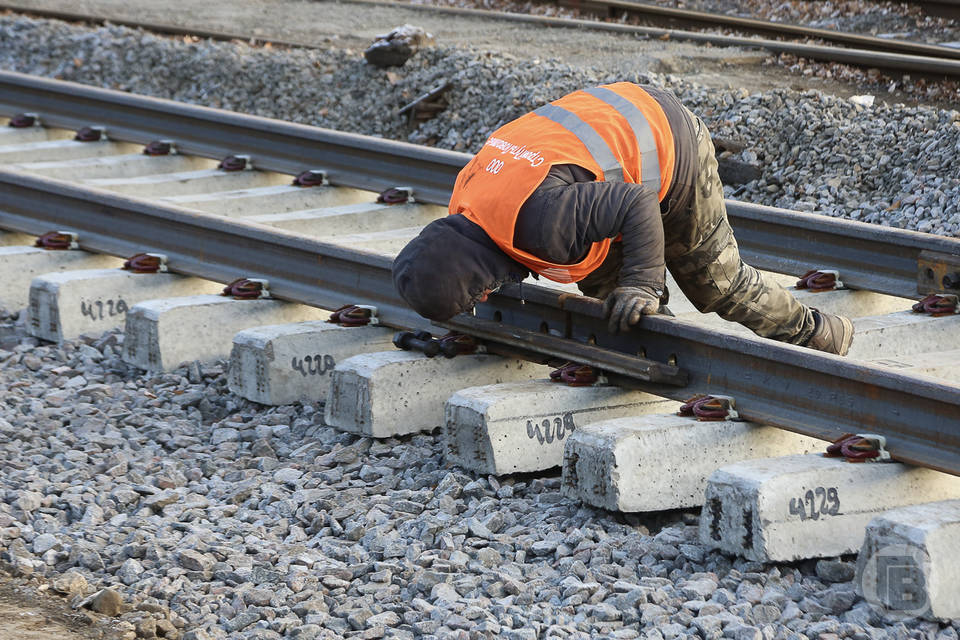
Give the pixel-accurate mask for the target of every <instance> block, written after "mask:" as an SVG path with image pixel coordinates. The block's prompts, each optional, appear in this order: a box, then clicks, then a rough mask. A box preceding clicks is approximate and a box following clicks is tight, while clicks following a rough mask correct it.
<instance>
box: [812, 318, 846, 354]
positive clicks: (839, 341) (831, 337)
mask: <svg viewBox="0 0 960 640" xmlns="http://www.w3.org/2000/svg"><path fill="white" fill-rule="evenodd" d="M812 311H813V320H814V322H815V323H816V324H815V325H814V328H813V334H812V335H811V336H810V339H809V340H807V344H806V345H805V346H807V347H809V348H811V349H816V350H817V351H826V352H827V353H835V354H837V355H838V356H845V355H847V351H849V350H850V345H851V344H853V323H852V322H850V319H849V318H845V317H843V316H835V315H833V314H831V313H823V312H822V311H820V310H818V309H812Z"/></svg>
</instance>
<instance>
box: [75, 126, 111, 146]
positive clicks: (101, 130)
mask: <svg viewBox="0 0 960 640" xmlns="http://www.w3.org/2000/svg"><path fill="white" fill-rule="evenodd" d="M73 139H74V140H76V141H77V142H100V141H102V140H106V139H107V130H106V128H105V127H101V126H96V127H83V128H82V129H79V130H78V131H77V133H76V135H74V136H73Z"/></svg>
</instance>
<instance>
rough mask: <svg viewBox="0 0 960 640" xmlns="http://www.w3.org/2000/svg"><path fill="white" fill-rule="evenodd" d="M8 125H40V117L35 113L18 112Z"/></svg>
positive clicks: (20, 126) (16, 127) (24, 127)
mask: <svg viewBox="0 0 960 640" xmlns="http://www.w3.org/2000/svg"><path fill="white" fill-rule="evenodd" d="M7 126H8V127H13V128H15V129H26V128H27V127H39V126H40V117H39V116H37V114H35V113H18V114H17V115H15V116H13V117H12V118H10V122H8V123H7Z"/></svg>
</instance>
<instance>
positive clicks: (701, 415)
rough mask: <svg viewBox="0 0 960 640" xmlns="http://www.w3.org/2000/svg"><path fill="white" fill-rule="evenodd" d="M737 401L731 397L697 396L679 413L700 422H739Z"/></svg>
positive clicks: (681, 408)
mask: <svg viewBox="0 0 960 640" xmlns="http://www.w3.org/2000/svg"><path fill="white" fill-rule="evenodd" d="M735 407H736V401H735V400H734V399H733V398H732V397H731V396H711V395H705V394H699V395H695V396H693V397H692V398H690V399H689V400H687V401H686V402H685V403H684V404H683V405H682V406H681V407H680V410H679V411H677V415H679V416H692V417H695V418H696V419H697V420H699V421H700V422H720V421H723V420H739V419H740V414H739V413H737V410H736V408H735Z"/></svg>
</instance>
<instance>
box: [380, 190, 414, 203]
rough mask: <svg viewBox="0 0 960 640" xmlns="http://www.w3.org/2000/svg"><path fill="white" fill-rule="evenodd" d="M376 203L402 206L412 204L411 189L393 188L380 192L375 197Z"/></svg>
mask: <svg viewBox="0 0 960 640" xmlns="http://www.w3.org/2000/svg"><path fill="white" fill-rule="evenodd" d="M377 202H379V203H380V204H403V203H405V202H413V187H393V188H391V189H387V190H385V191H381V192H380V195H379V196H377Z"/></svg>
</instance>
